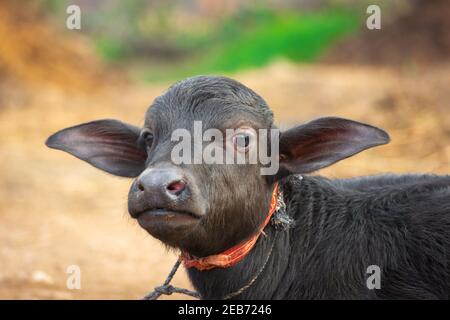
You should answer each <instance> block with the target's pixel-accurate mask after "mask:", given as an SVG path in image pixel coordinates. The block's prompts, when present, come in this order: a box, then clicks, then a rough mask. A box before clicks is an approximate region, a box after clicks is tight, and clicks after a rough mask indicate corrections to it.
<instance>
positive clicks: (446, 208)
mask: <svg viewBox="0 0 450 320" xmlns="http://www.w3.org/2000/svg"><path fill="white" fill-rule="evenodd" d="M199 122H201V126H200V128H201V129H200V130H202V131H203V132H200V134H201V136H203V138H201V137H200V139H194V140H195V141H197V142H195V143H194V145H188V147H187V148H184V150H185V151H187V153H189V154H190V153H191V151H192V153H195V154H196V153H202V154H205V152H206V151H208V152H210V151H211V150H215V152H219V153H221V152H222V151H223V152H224V153H226V154H228V152H229V151H230V150H231V151H233V154H234V152H236V154H239V155H240V156H241V158H242V159H244V160H245V161H244V162H243V163H217V162H208V163H202V162H196V161H194V162H193V163H189V162H178V160H177V161H175V160H174V158H173V155H174V151H177V152H178V150H179V148H178V147H179V145H177V141H175V140H176V139H175V140H174V139H173V138H174V133H175V132H176V133H177V134H176V135H175V136H176V137H180V136H179V133H180V132H181V133H188V135H189V136H190V135H191V134H194V135H196V128H198V126H197V127H196V124H198V123H199ZM229 129H232V130H231V131H232V134H231V135H230V136H228V135H225V138H224V135H222V134H219V135H214V134H213V133H214V132H215V133H217V132H218V133H223V132H228V131H229ZM180 130H181V131H180ZM266 131H270V136H271V137H275V138H276V139H275V140H270V141H269V140H267V141H266V140H261V139H259V140H258V138H259V137H260V136H261V135H263V133H264V132H266ZM205 137H208V138H207V140H210V141H208V142H211V143H210V144H207V145H205V140H204V139H205ZM261 141H263V142H261ZM388 142H389V136H388V135H387V133H386V132H384V131H383V130H381V129H379V128H376V127H373V126H371V125H368V124H363V123H360V122H356V121H352V120H347V119H342V118H336V117H325V118H319V119H316V120H313V121H311V122H308V123H306V124H302V125H299V126H297V127H294V128H291V129H289V130H286V131H282V132H279V130H278V129H277V128H276V126H275V124H274V122H273V115H272V112H271V111H270V109H269V107H268V105H267V103H266V102H265V101H264V100H263V99H262V98H261V97H260V96H259V95H257V94H256V93H255V92H253V91H252V90H251V89H249V88H247V87H245V86H244V85H242V84H240V83H238V82H236V81H234V80H231V79H228V78H224V77H205V76H199V77H193V78H189V79H186V80H183V81H180V82H179V83H176V84H175V85H173V86H172V87H170V88H169V90H168V91H167V92H166V93H164V94H163V95H162V96H160V97H158V98H157V99H155V101H154V102H153V104H152V106H151V107H150V108H149V110H148V111H147V113H146V116H145V123H144V125H143V127H142V128H139V127H136V126H133V125H129V124H125V123H123V122H120V121H117V120H99V121H94V122H89V123H85V124H81V125H78V126H74V127H71V128H67V129H64V130H61V131H59V132H57V133H56V134H54V135H52V136H51V137H50V138H49V139H48V140H47V145H48V146H49V147H52V148H55V149H60V150H63V151H66V152H68V153H70V154H72V155H74V156H76V157H78V158H80V159H82V160H84V161H86V162H88V163H90V164H92V165H93V166H95V167H97V168H99V169H102V170H104V171H107V172H109V173H112V174H115V175H118V176H123V177H133V178H135V180H134V181H133V183H132V184H131V188H130V192H129V196H128V210H129V212H130V215H131V217H133V218H135V219H136V220H137V221H138V223H139V224H140V225H141V226H142V228H144V229H145V230H146V231H147V232H148V233H150V234H151V235H152V236H154V237H156V238H157V239H159V240H161V241H162V242H163V243H164V244H166V245H167V246H169V247H172V248H176V249H179V250H180V251H181V252H182V253H183V257H187V258H183V259H185V260H184V261H185V265H186V266H187V267H188V274H189V277H190V279H191V281H192V283H193V285H194V286H195V287H196V289H197V290H198V291H199V293H200V295H201V296H202V298H205V299H211V298H218V299H221V298H237V299H256V298H258V299H284V298H285V299H327V298H334V299H377V298H392V299H394V298H448V291H449V265H448V263H449V260H448V259H449V258H448V254H447V252H448V250H449V249H450V240H449V219H450V218H449V217H450V200H449V196H450V191H449V185H450V178H449V177H438V176H432V175H407V176H379V177H368V178H358V179H344V180H328V179H325V178H321V177H312V176H306V174H310V173H312V172H314V171H316V170H318V169H321V168H324V167H327V166H329V165H332V164H333V163H335V162H337V161H340V160H343V159H345V158H347V157H350V156H353V155H355V154H357V153H359V152H361V151H363V150H365V149H368V148H371V147H375V146H379V145H383V144H386V143H388ZM211 147H212V148H211ZM256 147H257V149H258V150H260V149H261V148H262V149H265V150H266V151H269V152H268V154H269V153H270V158H269V159H270V162H265V161H256V162H252V161H247V160H248V159H250V158H251V156H252V154H253V153H252V150H254V149H255V148H256ZM177 152H175V153H177ZM208 152H206V153H208ZM259 157H261V155H260V154H259ZM187 158H189V157H187ZM177 159H178V158H177ZM232 159H233V158H232ZM257 160H261V159H260V158H258V159H257ZM274 164H276V165H274ZM268 165H269V166H270V167H271V168H279V169H278V170H276V171H275V172H272V173H270V174H267V175H262V174H261V172H262V171H263V170H262V169H266V167H267V166H268ZM266 172H267V171H266ZM299 174H300V175H302V176H303V177H304V178H303V179H300V178H299ZM277 185H278V186H279V189H280V190H281V191H282V195H283V198H284V203H285V204H286V214H287V215H288V217H287V219H286V220H285V221H291V222H289V223H285V224H284V225H285V226H287V228H284V229H283V228H279V227H278V228H277V227H276V224H275V223H274V224H270V223H269V224H268V225H267V226H266V225H265V222H266V221H268V219H269V218H270V217H271V214H267V212H269V213H271V212H273V210H271V208H272V204H273V201H271V199H274V198H273V196H272V195H273V190H277V188H276V186H277ZM272 218H273V217H272ZM273 219H274V220H273V221H275V218H273ZM264 226H266V227H265V228H264ZM262 228H264V230H263V232H262V230H261V229H262ZM253 239H258V240H257V241H256V245H255V242H254V241H253ZM253 245H255V246H254V247H252V246H253ZM236 247H237V248H238V250H241V249H243V250H242V251H233V250H234V248H236ZM230 249H233V250H231V251H233V252H235V253H236V252H239V254H238V255H237V257H238V259H234V258H233V260H228V258H229V257H230V256H224V255H223V254H222V255H221V254H220V253H224V252H225V253H227V252H230ZM218 257H219V258H218ZM224 257H225V258H224ZM242 257H245V258H244V259H243V260H242ZM186 261H188V262H189V263H186ZM199 261H209V262H208V264H207V267H205V266H204V265H202V264H199V265H200V266H201V267H198V265H197V264H196V263H198V262H199ZM211 261H213V262H214V263H211ZM230 261H231V262H230ZM191 262H195V263H191ZM191 266H195V267H191ZM370 266H377V267H378V268H379V270H380V271H381V274H380V276H381V279H380V280H381V286H380V288H379V289H371V287H370V286H369V287H368V286H367V278H368V277H369V274H367V270H368V267H370Z"/></svg>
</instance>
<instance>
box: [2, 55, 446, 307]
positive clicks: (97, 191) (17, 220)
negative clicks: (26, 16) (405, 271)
mask: <svg viewBox="0 0 450 320" xmlns="http://www.w3.org/2000/svg"><path fill="white" fill-rule="evenodd" d="M449 74H450V65H441V66H439V67H437V68H434V69H430V68H427V69H418V68H416V69H413V70H406V71H405V70H403V71H401V72H400V71H398V70H393V69H383V68H375V67H361V66H358V67H351V66H339V65H327V66H296V65H292V64H289V63H286V62H283V61H279V62H277V63H274V64H273V65H271V66H269V67H267V68H265V69H262V70H255V71H249V72H245V73H240V74H237V75H233V77H234V78H236V79H238V80H240V81H242V82H243V83H244V84H246V85H248V86H250V87H251V88H253V89H254V90H255V91H257V92H258V93H260V94H261V95H262V96H263V97H265V98H266V100H267V101H268V103H269V105H271V106H272V108H273V110H274V112H275V114H276V119H277V123H278V124H279V125H280V126H281V127H287V126H290V125H294V124H296V123H299V122H302V121H305V120H307V119H310V118H313V117H317V116H321V115H338V116H342V117H350V118H352V119H356V120H361V121H366V122H369V123H371V124H374V125H378V126H381V127H383V128H385V129H387V130H388V131H389V132H390V133H391V136H392V143H391V144H390V145H388V146H384V147H379V148H375V149H373V150H370V151H367V152H364V153H362V154H360V155H358V156H355V157H354V158H351V159H348V160H345V161H343V162H341V163H339V164H337V165H335V166H333V167H331V168H329V169H326V170H323V171H322V172H321V174H324V175H327V176H330V177H342V176H346V177H349V176H356V175H363V174H377V173H383V172H397V173H404V172H429V173H449V168H450V166H449V164H450V144H449V142H450V119H449V107H450V106H449V105H448V104H449V101H450V97H449V94H450V93H449V91H448V87H449V85H450V81H449V80H450V79H449V76H448V75H449ZM165 87H166V85H158V86H136V85H132V86H127V85H120V86H114V87H111V88H109V89H107V90H100V91H99V92H95V91H94V92H88V93H76V94H70V93H67V92H62V91H61V90H57V89H55V88H52V87H48V88H47V89H42V88H40V90H39V91H38V92H35V93H34V95H33V97H32V99H31V98H30V99H25V100H24V101H21V100H19V101H18V102H16V105H13V106H9V107H7V108H3V109H2V110H1V111H0V172H1V175H0V298H2V299H99V298H104V299H136V298H140V297H141V296H143V295H144V294H145V293H146V292H147V291H149V290H150V289H151V288H152V287H154V286H156V285H158V284H160V283H161V282H162V281H163V280H164V279H165V277H166V274H167V272H168V271H169V270H170V268H171V265H172V264H173V263H174V261H175V259H176V254H175V253H171V252H167V251H166V250H165V249H164V247H163V246H162V245H161V244H160V243H158V241H156V240H154V239H152V238H151V237H150V236H149V235H147V234H146V233H145V232H144V231H143V230H141V229H140V228H139V227H138V226H137V224H136V223H135V221H133V220H132V219H130V218H129V216H128V214H127V210H126V199H127V191H128V187H129V184H130V180H128V179H121V178H116V177H112V176H110V175H107V174H105V173H102V172H100V171H98V170H97V169H94V168H92V167H90V166H89V165H87V164H85V163H82V162H81V161H79V160H77V159H75V158H73V157H70V156H69V155H67V154H64V153H62V152H58V151H55V150H50V149H47V148H46V147H45V146H44V141H45V139H46V137H47V136H48V135H49V134H51V133H53V132H54V131H56V130H58V129H61V128H63V127H66V126H69V125H73V124H77V123H79V122H83V121H89V120H92V119H100V118H119V119H122V120H124V121H129V122H131V123H135V124H142V123H143V113H144V111H145V109H146V107H147V106H148V105H149V104H150V103H151V101H152V100H153V98H154V97H155V96H157V95H158V94H160V93H161V92H162V91H163V90H164V89H165ZM70 265H78V266H80V268H81V290H69V289H67V287H66V281H67V277H68V274H67V273H66V269H67V267H68V266H70ZM175 284H177V285H180V286H186V287H189V284H188V281H187V278H186V275H185V272H184V270H182V271H180V272H179V274H178V275H177V276H176V278H175ZM171 298H184V297H180V296H172V297H171Z"/></svg>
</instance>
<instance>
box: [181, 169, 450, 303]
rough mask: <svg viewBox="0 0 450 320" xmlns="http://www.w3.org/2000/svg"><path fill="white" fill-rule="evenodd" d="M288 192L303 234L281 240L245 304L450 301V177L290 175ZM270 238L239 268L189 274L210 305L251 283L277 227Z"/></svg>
mask: <svg viewBox="0 0 450 320" xmlns="http://www.w3.org/2000/svg"><path fill="white" fill-rule="evenodd" d="M281 187H282V190H283V192H284V198H285V202H286V204H287V211H288V214H289V215H290V216H291V217H292V218H294V220H295V227H294V228H291V229H288V230H287V231H282V233H281V234H280V235H278V237H277V239H276V247H275V248H276V249H275V250H274V252H273V254H272V256H271V258H270V260H269V263H268V264H267V266H266V268H265V270H264V271H263V273H262V274H261V276H260V277H259V278H258V280H257V281H256V282H255V283H254V284H253V285H252V287H251V289H248V290H246V291H245V292H243V293H242V294H241V295H239V296H237V297H236V299H448V298H449V290H450V268H449V262H450V261H449V259H450V256H449V254H448V251H449V249H450V201H449V199H450V176H444V177H439V176H434V175H405V176H394V175H383V176H373V177H364V178H358V179H347V180H328V179H325V178H323V177H308V176H306V177H304V178H303V180H300V179H299V178H298V177H296V176H290V177H288V178H286V179H284V180H283V181H282V182H281ZM265 232H266V234H267V236H266V237H264V236H261V238H260V239H259V240H258V242H257V244H256V246H255V248H254V249H253V250H252V251H251V253H250V254H249V255H248V256H247V257H246V258H245V259H244V260H243V261H241V262H240V263H239V264H237V265H236V266H234V267H231V268H228V269H213V270H211V271H202V272H200V271H197V270H196V269H194V268H191V269H189V270H188V274H189V277H190V279H191V281H192V283H193V284H194V286H195V288H196V289H197V290H198V291H199V292H200V294H201V295H202V297H203V298H205V299H220V298H223V297H224V296H226V295H227V294H229V293H230V292H233V291H236V290H238V289H239V288H240V287H242V286H243V285H245V284H246V283H247V282H248V281H249V280H250V279H251V277H252V276H253V275H254V274H255V273H256V272H257V270H258V269H259V268H260V266H261V264H262V262H263V261H264V259H265V255H266V254H267V252H268V250H269V247H270V246H271V242H272V241H273V237H274V233H275V229H274V227H273V226H269V227H267V228H266V230H265ZM370 265H378V266H379V267H380V268H381V289H372V290H370V289H368V288H367V286H366V281H367V278H368V277H369V274H367V273H366V270H367V267H368V266H370Z"/></svg>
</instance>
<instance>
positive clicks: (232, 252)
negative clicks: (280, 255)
mask: <svg viewBox="0 0 450 320" xmlns="http://www.w3.org/2000/svg"><path fill="white" fill-rule="evenodd" d="M277 203H278V183H277V184H275V188H274V189H273V192H272V199H271V201H270V208H269V213H268V214H267V217H266V220H264V222H263V224H262V225H261V227H260V228H259V230H258V232H257V233H256V234H255V235H253V236H252V237H251V238H250V239H248V240H246V241H244V242H242V243H240V244H238V245H235V246H234V247H231V248H230V249H227V250H225V251H224V252H222V253H219V254H214V255H210V256H207V257H204V258H195V257H192V256H191V255H190V254H189V253H187V252H182V253H181V255H180V259H181V260H182V261H183V265H184V266H185V267H186V268H192V267H194V268H196V269H197V270H200V271H204V270H210V269H214V268H217V267H218V268H228V267H231V266H233V265H235V264H236V263H238V262H239V261H241V260H242V259H244V258H245V256H246V255H247V254H248V253H249V252H250V250H252V249H253V247H254V246H255V244H256V241H257V240H258V238H259V236H260V235H261V233H263V230H264V228H265V227H266V226H267V224H268V223H269V221H270V218H271V217H272V215H273V213H274V212H275V210H276V208H277Z"/></svg>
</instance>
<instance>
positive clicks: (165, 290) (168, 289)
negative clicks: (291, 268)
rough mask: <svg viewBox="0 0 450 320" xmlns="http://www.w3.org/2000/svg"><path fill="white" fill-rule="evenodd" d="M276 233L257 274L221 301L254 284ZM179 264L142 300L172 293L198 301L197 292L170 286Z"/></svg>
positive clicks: (268, 255) (265, 263) (270, 252)
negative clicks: (161, 283)
mask: <svg viewBox="0 0 450 320" xmlns="http://www.w3.org/2000/svg"><path fill="white" fill-rule="evenodd" d="M278 233H279V232H278V229H277V230H276V232H275V235H274V237H273V241H272V245H271V246H270V250H269V252H268V253H267V256H266V259H265V260H264V263H263V265H262V266H261V268H259V270H258V272H257V273H256V274H255V275H254V276H253V278H252V279H251V280H250V281H249V282H248V283H247V284H245V285H244V286H242V287H241V288H239V289H238V290H236V291H233V292H231V293H229V294H227V295H226V296H224V297H223V298H222V299H223V300H229V299H232V298H234V297H236V296H237V295H240V294H241V293H243V292H244V291H245V290H247V289H248V288H250V287H251V286H252V285H253V284H254V283H255V281H256V280H257V279H258V278H259V276H260V275H261V273H262V272H263V271H264V269H265V268H266V265H267V263H268V262H269V259H270V256H271V255H272V252H273V248H274V247H275V243H276V239H277V235H278ZM180 264H181V260H180V259H178V260H177V262H175V264H174V266H173V267H172V270H171V271H170V273H169V275H168V276H167V279H166V281H164V283H163V285H161V286H159V287H156V288H155V289H154V290H153V291H152V292H150V293H149V294H147V295H146V296H145V297H143V298H142V300H156V299H158V298H159V297H160V296H161V295H163V294H164V295H168V296H169V295H171V294H172V293H180V294H185V295H188V296H191V297H194V298H197V299H200V298H201V296H200V294H199V293H198V292H195V291H191V290H188V289H183V288H178V287H174V286H172V285H171V284H170V281H172V278H173V277H174V275H175V273H176V272H177V270H178V267H179V266H180Z"/></svg>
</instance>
